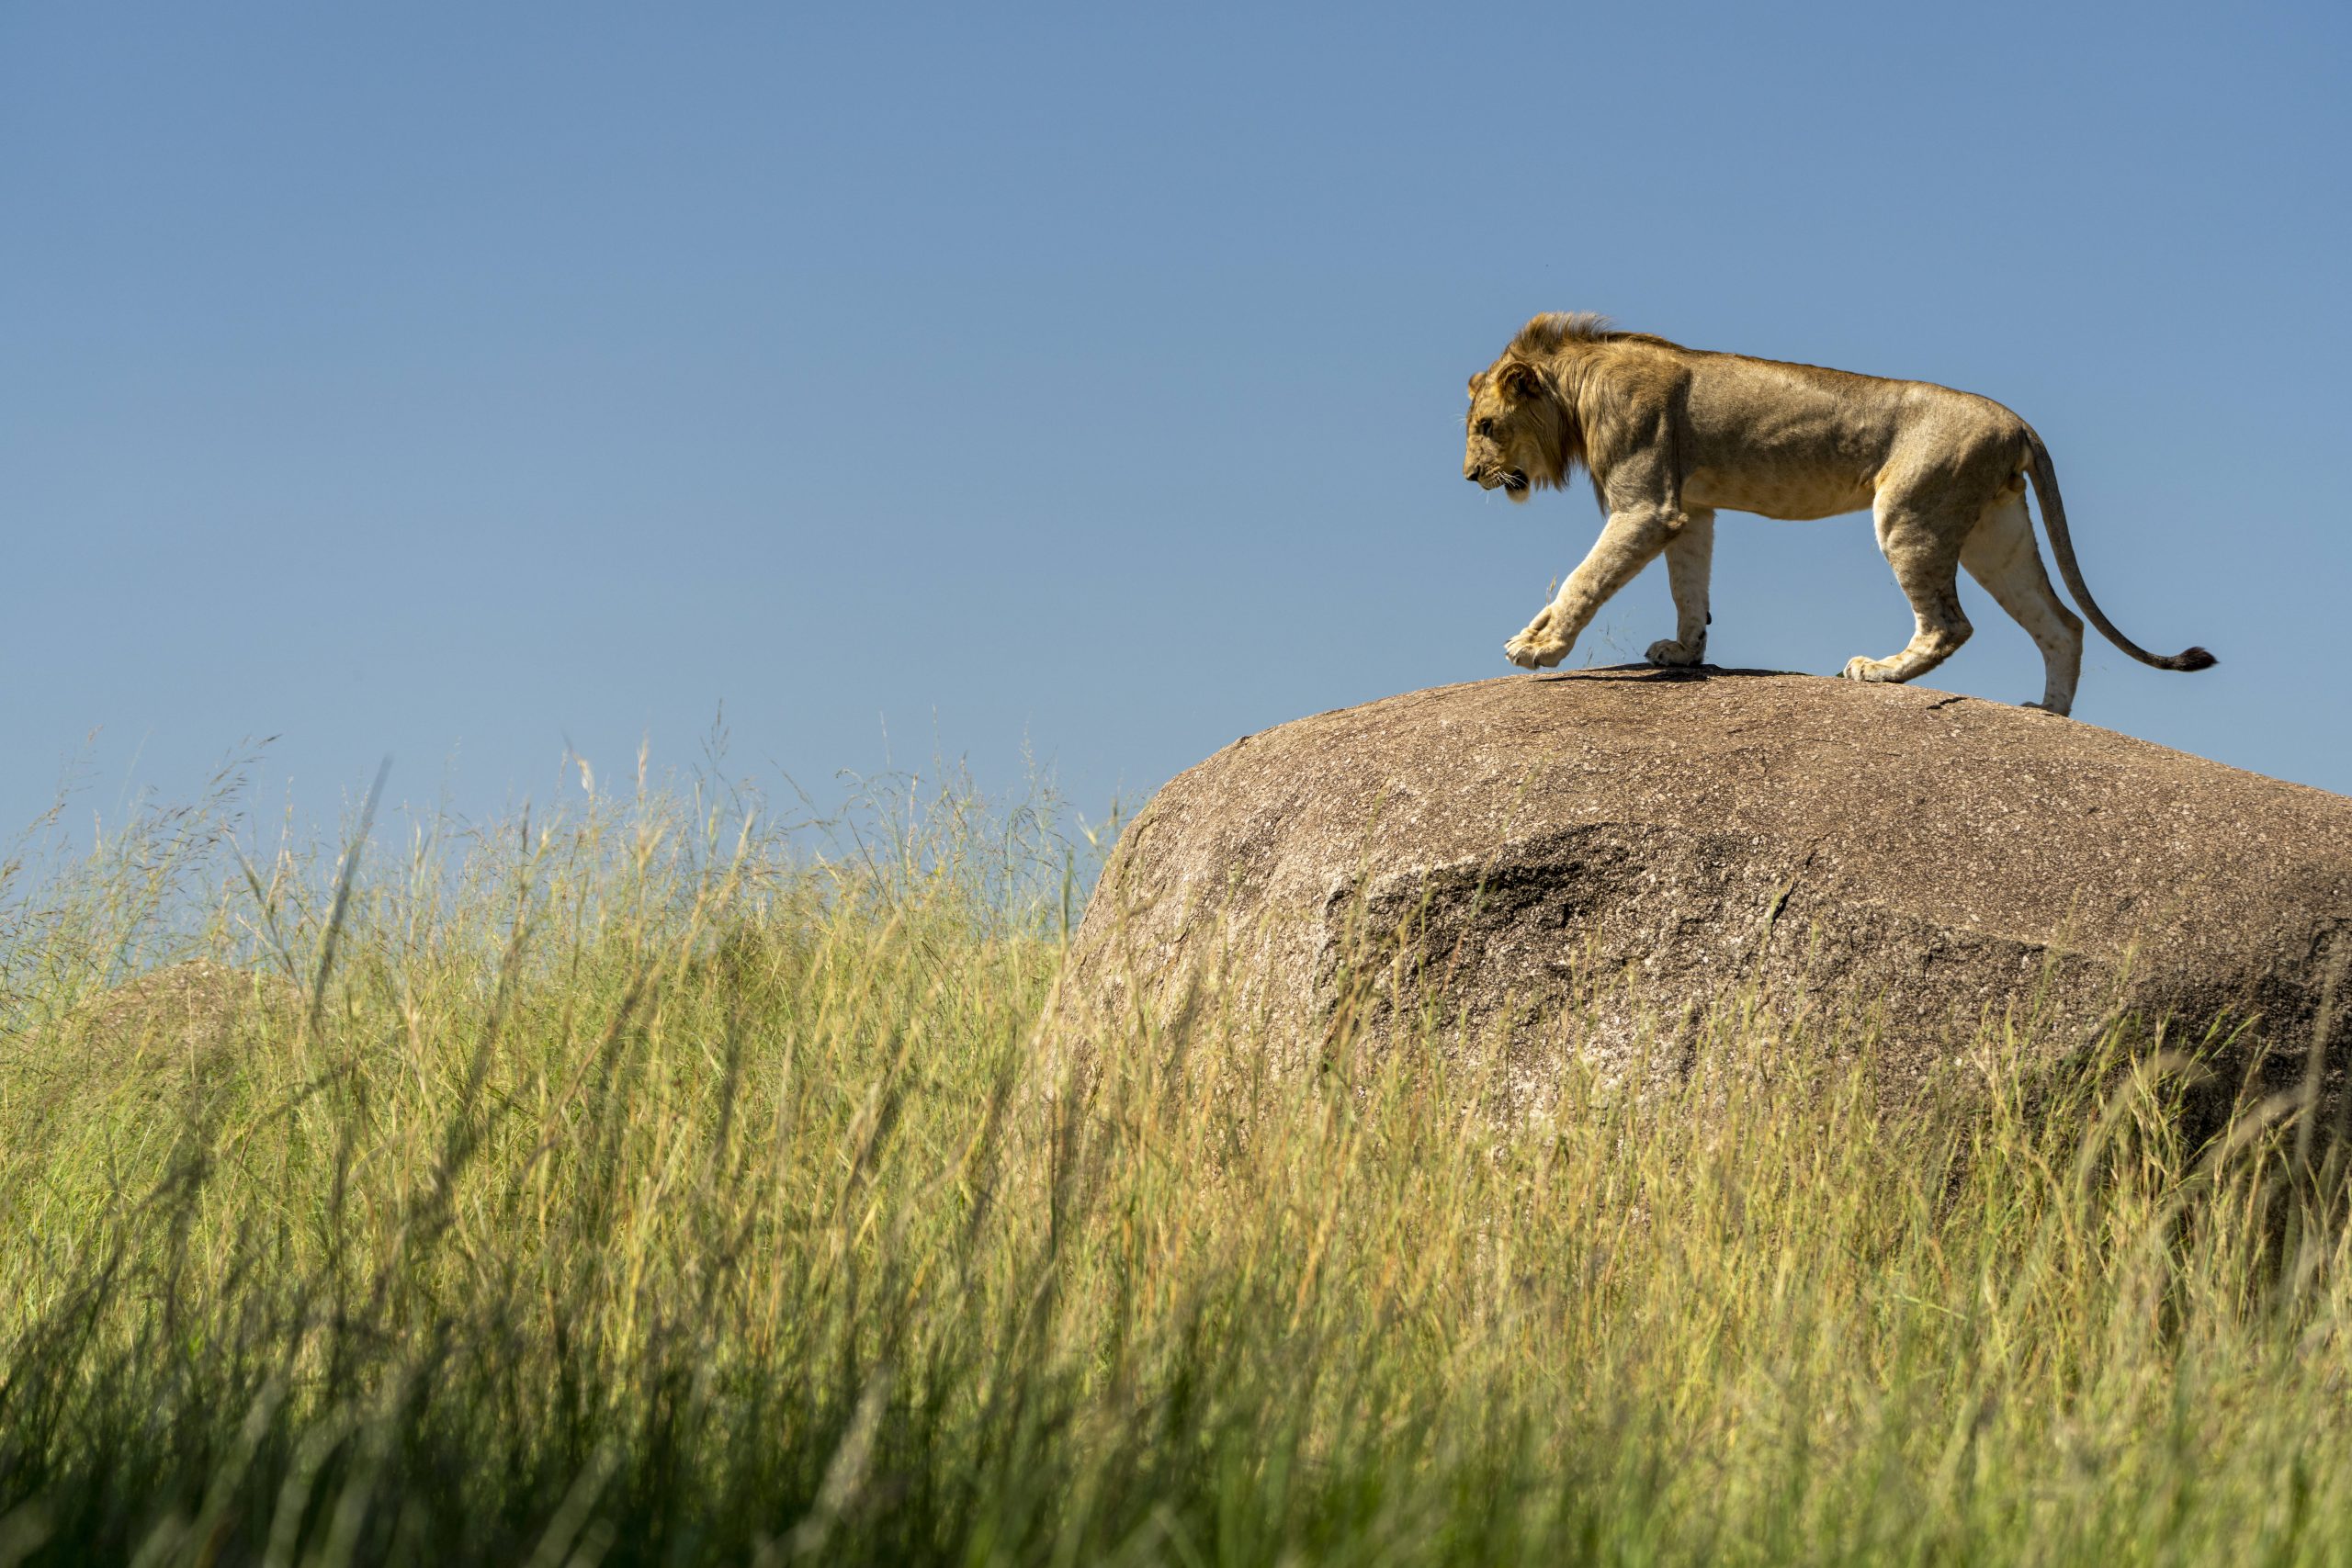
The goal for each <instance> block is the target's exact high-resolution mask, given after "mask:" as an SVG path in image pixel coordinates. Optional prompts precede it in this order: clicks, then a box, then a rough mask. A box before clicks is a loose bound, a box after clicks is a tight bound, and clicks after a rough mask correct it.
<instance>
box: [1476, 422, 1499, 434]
mask: <svg viewBox="0 0 2352 1568" xmlns="http://www.w3.org/2000/svg"><path fill="white" fill-rule="evenodd" d="M1494 433H1495V422H1494V421H1493V420H1491V419H1482V420H1480V421H1479V422H1478V434H1481V435H1492V434H1494Z"/></svg>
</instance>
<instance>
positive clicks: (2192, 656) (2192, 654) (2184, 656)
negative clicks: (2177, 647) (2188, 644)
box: [2165, 648, 2221, 670]
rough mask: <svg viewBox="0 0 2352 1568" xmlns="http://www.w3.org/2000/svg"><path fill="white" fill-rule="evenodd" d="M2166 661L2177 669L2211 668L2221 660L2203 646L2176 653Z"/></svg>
mask: <svg viewBox="0 0 2352 1568" xmlns="http://www.w3.org/2000/svg"><path fill="white" fill-rule="evenodd" d="M2220 662H2221V660H2217V659H2215V658H2214V657H2213V656H2212V655H2211V654H2210V653H2208V652H2206V651H2205V650H2204V649H2201V648H2192V649H2188V650H2187V651H2186V652H2182V653H2176V654H2174V655H2173V656H2172V657H2171V658H2170V659H2167V660H2165V663H2166V664H2169V665H2171V666H2172V667H2173V668H2174V669H2176V670H2211V668H2213V666H2214V665H2216V664H2218V663H2220Z"/></svg>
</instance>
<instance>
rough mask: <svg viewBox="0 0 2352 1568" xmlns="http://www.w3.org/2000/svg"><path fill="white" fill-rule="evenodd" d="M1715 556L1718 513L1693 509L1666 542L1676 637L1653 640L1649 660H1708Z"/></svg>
mask: <svg viewBox="0 0 2352 1568" xmlns="http://www.w3.org/2000/svg"><path fill="white" fill-rule="evenodd" d="M1714 558H1715V514H1714V513H1713V512H1711V511H1707V510H1703V509H1702V510H1699V511H1694V512H1692V513H1690V517H1689V520H1688V521H1687V522H1685V523H1684V524H1683V525H1682V526H1681V528H1680V529H1679V530H1677V532H1676V533H1675V535H1674V536H1673V537H1672V538H1671V539H1668V541H1667V544H1666V574H1667V579H1668V581H1669V582H1671V583H1672V584H1673V587H1674V640H1673V641H1671V642H1654V643H1652V644H1650V650H1649V656H1648V657H1649V661H1650V662H1651V663H1652V664H1662V665H1666V666H1668V667H1670V668H1671V667H1678V666H1687V665H1691V664H1703V663H1705V662H1706V660H1707V622H1708V621H1709V620H1710V619H1711V617H1710V616H1709V615H1708V613H1707V576H1708V573H1709V571H1710V570H1711V569H1712V568H1713V563H1714Z"/></svg>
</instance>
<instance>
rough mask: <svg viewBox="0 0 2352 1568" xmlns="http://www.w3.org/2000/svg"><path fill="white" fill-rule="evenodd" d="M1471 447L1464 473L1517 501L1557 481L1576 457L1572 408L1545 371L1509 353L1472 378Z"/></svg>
mask: <svg viewBox="0 0 2352 1568" xmlns="http://www.w3.org/2000/svg"><path fill="white" fill-rule="evenodd" d="M1469 431H1470V438H1469V445H1468V446H1467V447H1465V448H1464V452H1463V454H1462V477H1463V478H1464V479H1468V480H1469V481H1470V482H1471V483H1473V484H1475V485H1476V486H1477V487H1478V488H1479V489H1481V490H1493V489H1494V488H1495V487H1496V486H1498V485H1500V486H1501V487H1502V490H1503V493H1504V494H1506V495H1508V496H1510V498H1511V499H1512V500H1513V501H1525V500H1526V499H1527V496H1528V492H1529V491H1532V490H1534V489H1535V488H1537V487H1539V486H1544V485H1557V484H1560V483H1562V482H1563V481H1564V480H1566V478H1567V477H1568V465H1569V464H1570V463H1571V462H1572V461H1573V460H1574V453H1573V451H1572V449H1571V445H1570V432H1569V428H1568V416H1567V411H1566V409H1564V408H1562V407H1561V405H1560V400H1559V396H1558V394H1557V393H1555V391H1554V390H1553V389H1552V387H1551V385H1550V384H1549V383H1548V382H1547V381H1546V380H1545V379H1544V373H1543V371H1542V370H1540V369H1539V368H1537V367H1535V366H1534V365H1532V364H1530V363H1529V362H1528V361H1526V360H1524V359H1521V358H1519V357H1517V356H1516V355H1513V354H1506V355H1503V356H1502V357H1501V358H1500V359H1498V360H1496V361H1495V362H1494V364H1492V365H1491V366H1488V367H1487V368H1486V369H1484V370H1481V371H1480V372H1478V374H1476V376H1473V377H1471V378H1470V414H1469Z"/></svg>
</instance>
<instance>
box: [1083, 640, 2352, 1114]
mask: <svg viewBox="0 0 2352 1568" xmlns="http://www.w3.org/2000/svg"><path fill="white" fill-rule="evenodd" d="M2347 954H2352V799H2346V798H2345V797H2343V796H2339V795H2330V794H2327V793H2325V792H2324V791H2321V790H2315V789H2310V788H2305V787H2303V786H2301V785H2297V784H2283V783H2280V782H2278V781H2277V780H2273V779H2268V778H2264V777H2261V776H2260V775H2257V774H2254V773H2243V772H2240V771H2238V770H2236V769H2233V768H2228V767H2224V766H2222V765H2221V764H2219V763H2216V762H2211V761H2205V760H2204V759H2201V758H2198V757H2193V756H2188V755H2185V754H2183V753H2181V752H2177V751H2171V750H2165V749H2164V748H2162V747H2158V746H2153V745H2150V744H2148V743H2146V742H2144V741H2140V740H2134V739H2130V738H2129V737H2126V736H2122V735H2118V734H2115V733H2113V732H2111V731H2109V730H2104V729H2098V728H2094V727H2092V726H2090V725H2086V724H2081V723H2075V722H2072V721H2069V720H2066V719H2061V718H2056V717H2052V716H2049V715H2045V714H2041V713H2038V712H2034V711H2031V710H2027V709H2021V708H2015V707H2009V706H2006V705H1999V704H1994V703H1986V702H1982V701H1978V700H1976V699H1973V698H1963V697H1957V696H1952V695H1949V694H1943V693H1939V692H1934V691H1930V690H1927V689H1924V688H1920V687H1904V686H1862V685H1855V684H1850V683H1848V682H1837V681H1829V680H1823V679H1819V678H1816V677H1811V676H1801V675H1783V674H1773V673H1767V672H1761V671H1713V670H1702V671H1652V670H1647V669H1641V670H1608V671H1579V672H1575V673H1567V674H1560V675H1552V676H1542V677H1534V676H1515V677H1508V678H1505V679H1501V680H1496V681H1487V682H1477V683H1475V684H1470V685H1462V686H1448V687H1442V688H1437V689H1434V690H1430V691H1425V692H1413V693H1408V694H1405V695H1402V696H1397V697H1391V698H1388V699H1386V700H1385V701H1382V702H1376V703H1372V704H1369V705H1365V706H1363V707H1357V708H1350V709H1346V710H1343V711H1340V712H1335V713H1326V714H1318V715H1317V716H1313V717H1311V718H1303V719H1300V720H1297V721H1296V722H1295V723H1291V724H1286V725H1283V726H1282V727H1280V728H1275V729H1272V730H1268V731H1266V732H1264V733H1262V734H1259V735H1253V736H1248V737H1245V738H1243V739H1240V740H1238V741H1236V742H1235V743H1234V744H1233V745H1231V746H1229V747H1227V748H1226V749H1225V750H1222V751H1220V752H1218V753H1217V754H1216V756H1214V757H1211V758H1209V759H1208V760H1207V761H1204V762H1202V763H1201V764H1200V765H1199V766H1197V767H1194V768H1193V769H1192V770H1190V771H1189V772H1187V773H1183V774H1182V776H1180V777H1178V778H1177V779H1175V780H1174V781H1173V782H1171V783H1170V784H1169V785H1168V786H1167V787H1166V788H1165V789H1163V790H1162V791H1160V792H1159V795H1157V796H1156V797H1155V798H1154V799H1153V800H1152V801H1151V803H1150V804H1149V805H1148V807H1146V809H1145V810H1144V811H1143V812H1142V813H1141V814H1140V815H1139V816H1138V817H1137V818H1136V820H1135V821H1134V822H1133V823H1132V824H1131V825H1130V826H1129V827H1128V829H1127V830H1126V832H1125V836H1124V837H1123V838H1122V839H1121V840H1120V842H1119V845H1118V848H1117V850H1116V852H1115V853H1114V856H1113V859H1112V862H1111V864H1110V866H1109V867H1108V868H1107V869H1106V871H1105V873H1104V874H1103V879H1102V882H1101V884H1100V885H1099V886H1098V888H1097V891H1096V893H1095V895H1094V897H1093V900H1092V902H1091V904H1090V906H1089V908H1088V911H1087V915H1086V919H1085V920H1084V922H1083V924H1082V925H1081V927H1080V931H1079V933H1078V936H1077V938H1076V941H1075V942H1074V945H1073V950H1072V953H1071V958H1070V962H1069V967H1068V969H1067V971H1066V974H1065V979H1064V983H1063V984H1064V1004H1063V1005H1064V1007H1065V1009H1066V1010H1069V1009H1075V1010H1078V1011H1079V1012H1080V1013H1083V1014H1085V1015H1086V1016H1089V1017H1091V1018H1093V1019H1095V1020H1097V1021H1100V1020H1102V1019H1104V1018H1108V1017H1115V1016H1118V1015H1120V1014H1121V1013H1123V1012H1125V1011H1128V1010H1131V1009H1132V1008H1133V1006H1134V1004H1136V1003H1137V1002H1142V1003H1145V1004H1148V1006H1149V1007H1151V1008H1153V1009H1156V1010H1158V1011H1159V1013H1160V1014H1162V1015H1165V1014H1166V1013H1168V1012H1170V1011H1174V1010H1192V1009H1196V1008H1197V1007H1198V1006H1200V1005H1201V1004H1202V1002H1203V999H1204V998H1209V999H1211V1000H1213V1001H1214V1002H1215V1004H1216V1005H1217V1006H1218V1007H1220V1008H1227V1009H1235V1008H1238V1009H1239V1010H1241V1011H1242V1012H1243V1013H1244V1014H1245V1015H1246V1016H1247V1017H1248V1019H1249V1020H1250V1023H1251V1026H1252V1027H1261V1026H1262V1027H1263V1028H1264V1029H1265V1030H1266V1031H1267V1033H1266V1036H1265V1038H1266V1039H1267V1040H1269V1041H1270V1042H1274V1043H1283V1042H1292V1043H1296V1042H1299V1041H1303V1040H1306V1039H1308V1038H1310V1037H1312V1036H1313V1035H1314V1034H1316V1033H1317V1032H1318V1031H1319V1030H1320V1029H1321V1028H1322V1027H1323V1026H1324V1022H1325V1021H1327V1020H1328V1019H1329V1017H1330V1016H1331V1014H1332V1011H1333V1009H1334V1006H1335V1004H1336V1002H1337V999H1338V998H1339V996H1340V992H1341V990H1342V989H1343V988H1344V987H1348V986H1350V985H1351V983H1354V984H1356V985H1357V986H1358V987H1360V998H1359V1001H1358V1002H1354V1003H1351V1004H1350V1005H1351V1008H1353V1007H1358V1006H1362V1007H1365V1008H1368V1009H1369V1010H1370V1016H1372V1018H1373V1025H1374V1029H1375V1030H1386V1029H1389V1028H1390V1027H1391V1023H1390V1020H1392V1019H1393V1018H1394V1016H1395V1008H1396V1005H1397V1003H1398V1002H1399V1001H1401V1000H1409V1001H1411V1002H1412V1003H1413V1004H1414V1005H1416V1006H1421V1007H1426V1006H1427V1005H1428V1004H1431V1003H1434V1004H1435V1006H1436V1007H1437V1009H1438V1010H1439V1011H1440V1013H1441V1014H1442V1016H1444V1017H1446V1018H1449V1019H1451V1020H1453V1022H1454V1025H1455V1026H1456V1027H1458V1026H1459V1025H1460V1024H1461V1023H1462V1022H1464V1021H1466V1022H1467V1023H1468V1024H1470V1025H1471V1026H1472V1027H1473V1028H1474V1029H1475V1028H1477V1027H1479V1026H1481V1025H1482V1024H1483V1023H1485V1022H1486V1021H1490V1020H1493V1019H1496V1018H1498V1017H1501V1016H1505V1015H1513V1016H1523V1017H1524V1018H1526V1019H1529V1020H1533V1021H1539V1022H1543V1021H1547V1020H1548V1021H1549V1022H1548V1023H1544V1027H1554V1028H1555V1029H1557V1030H1561V1031H1566V1035H1572V1036H1573V1037H1574V1039H1575V1041H1576V1042H1577V1044H1576V1046H1575V1048H1576V1049H1579V1050H1584V1051H1590V1052H1597V1053H1602V1054H1606V1053H1609V1052H1611V1051H1621V1050H1625V1049H1630V1048H1632V1047H1633V1045H1634V1043H1636V1042H1638V1041H1653V1042H1654V1041H1655V1040H1657V1039H1658V1038H1660V1037H1661V1032H1664V1033H1665V1034H1667V1035H1671V1034H1672V1033H1673V1032H1674V1031H1675V1030H1677V1029H1679V1030H1681V1031H1682V1032H1683V1033H1684V1034H1685V1035H1686V1036H1687V1035H1688V1033H1689V1032H1690V1030H1691V1027H1692V1026H1691V1020H1692V1019H1694V1018H1696V1017H1699V1016H1702V1014H1703V1012H1704V1010H1705V1009H1706V1008H1707V1006H1708V1005H1709V1004H1711V1003H1713V1002H1716V1001H1719V1000H1720V999H1722V998H1726V997H1729V996H1734V995H1736V994H1739V993H1741V992H1742V990H1743V988H1745V987H1751V986H1760V987H1764V988H1765V990H1766V992H1767V993H1768V994H1770V996H1772V997H1774V998H1780V999H1781V1001H1783V1002H1786V1001H1788V1000H1789V999H1791V998H1798V999H1801V1000H1803V1001H1804V1003H1805V1004H1806V1005H1812V1006H1819V1007H1823V1008H1827V1007H1830V1006H1831V1005H1832V1004H1833V1003H1834V1004H1836V1005H1838V1006H1839V1007H1843V1008H1845V1009H1848V1010H1849V1013H1848V1015H1847V1016H1849V1017H1850V1018H1853V1019H1856V1020H1860V1021H1864V1022H1866V1024H1867V1025H1868V1032H1869V1037H1870V1039H1871V1045H1870V1049H1871V1050H1872V1051H1873V1052H1875V1053H1877V1054H1878V1055H1880V1056H1881V1057H1882V1058H1883V1059H1882V1060H1881V1062H1880V1063H1879V1064H1878V1065H1879V1066H1880V1068H1881V1070H1882V1074H1883V1077H1886V1078H1887V1079H1888V1080H1889V1081H1891V1082H1893V1083H1894V1084H1895V1085H1897V1086H1900V1085H1902V1084H1904V1083H1906V1082H1915V1081H1917V1079H1919V1078H1920V1077H1923V1076H1924V1075H1925V1073H1926V1072H1927V1071H1928V1067H1929V1066H1930V1065H1931V1064H1932V1062H1933V1061H1934V1060H1935V1059H1937V1058H1939V1056H1940V1057H1943V1058H1945V1059H1948V1058H1949V1055H1950V1045H1951V1041H1952V1039H1953V1038H1954V1036H1955V1033H1956V1032H1957V1033H1960V1034H1973V1033H1974V1032H1976V1030H1977V1028H1978V1026H1979V1023H1980V1021H1983V1020H1985V1019H1987V1018H1992V1019H1998V1018H2001V1017H2002V1016H2004V1015H2005V1014H2006V1015H2008V1016H2011V1017H2015V1018H2024V1017H2026V1016H2029V1015H2031V1016H2033V1017H2035V1018H2037V1019H2038V1020H2039V1021H2041V1023H2042V1024H2043V1025H2046V1026H2047V1027H2046V1028H2045V1029H2044V1030H2043V1031H2041V1032H2042V1033H2044V1034H2046V1036H2047V1037H2048V1038H2049V1039H2050V1040H2052V1041H2053V1042H2056V1043H2058V1044H2059V1046H2063V1044H2064V1042H2065V1041H2066V1040H2068V1039H2069V1038H2074V1039H2076V1040H2079V1039H2081V1038H2084V1037H2086V1036H2088V1035H2090V1034H2093V1033H2095V1032H2097V1031H2098V1028H2099V1026H2100V1025H2101V1024H2102V1023H2103V1022H2105V1021H2108V1020H2109V1019H2111V1018H2113V1017H2115V1016H2117V1014H2118V1013H2119V1012H2120V1011H2128V1012H2130V1013H2131V1014H2133V1015H2135V1016H2137V1017H2138V1018H2141V1019H2143V1020H2149V1021H2153V1020H2155V1019H2158V1018H2169V1019H2170V1020H2171V1021H2172V1025H2171V1027H2172V1029H2173V1030H2174V1032H2175V1037H2177V1035H2178V1032H2180V1031H2181V1030H2182V1029H2183V1028H2188V1029H2192V1030H2193V1029H2201V1028H2202V1027H2203V1026H2204V1025H2205V1024H2207V1023H2209V1022H2210V1021H2212V1020H2214V1019H2216V1018H2224V1019H2231V1020H2244V1019H2248V1018H2251V1019H2253V1020H2254V1021H2255V1028H2256V1032H2259V1033H2260V1034H2261V1035H2262V1036H2264V1037H2267V1039H2269V1040H2271V1041H2273V1042H2275V1043H2277V1045H2278V1046H2279V1047H2281V1048H2282V1050H2281V1052H2280V1053H2275V1054H2276V1055H2278V1056H2279V1060H2278V1064H2277V1068H2278V1069H2291V1070H2297V1071H2299V1070H2300V1068H2296V1067H2293V1062H2295V1061H2300V1059H2301V1053H2302V1052H2303V1051H2304V1050H2305V1049H2307V1047H2308V1045H2309V1043H2310V1042H2311V1040H2312V1038H2313V1027H2314V1023H2315V1021H2317V1019H2318V1016H2319V1014H2320V1012H2321V1010H2322V1007H2323V994H2324V993H2326V994H2327V996H2328V1000H2327V1005H2326V1011H2327V1012H2328V1013H2329V1014H2331V1015H2336V1014H2340V1013H2342V1012H2343V1011H2344V1010H2345V1003H2346V1001H2347V1000H2352V995H2346V994H2345V993H2352V986H2343V987H2335V986H2331V985H2330V983H2329V974H2330V971H2331V970H2339V966H2340V964H2342V962H2343V959H2344V955H2347ZM1365 976H1370V978H1369V979H1366V978H1364V977H1365ZM1065 1016H1069V1013H1068V1012H1067V1011H1066V1013H1065ZM1423 1016H1428V1015H1427V1013H1426V1012H1424V1014H1423ZM1678 1020H1679V1023H1678V1022H1677V1021H1678ZM2332 1027H2340V1026H2336V1025H2333V1024H2332ZM1566 1035H1564V1036H1563V1037H1566ZM2253 1038H2254V1036H2253V1034H2252V1033H2250V1034H2249V1036H2248V1040H2249V1042H2251V1041H2252V1039H2253ZM2340 1038H2341V1037H2340V1035H2339V1040H2340ZM2346 1046H2352V1043H2343V1044H2340V1045H2339V1049H2344V1048H2346ZM1645 1048H1647V1047H1645ZM2053 1048H2056V1047H2053ZM2247 1048H2248V1049H2249V1050H2250V1049H2252V1046H2251V1043H2249V1045H2248V1047H2247ZM2290 1058H2291V1060H2290ZM2274 1070H2277V1069H2274Z"/></svg>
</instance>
